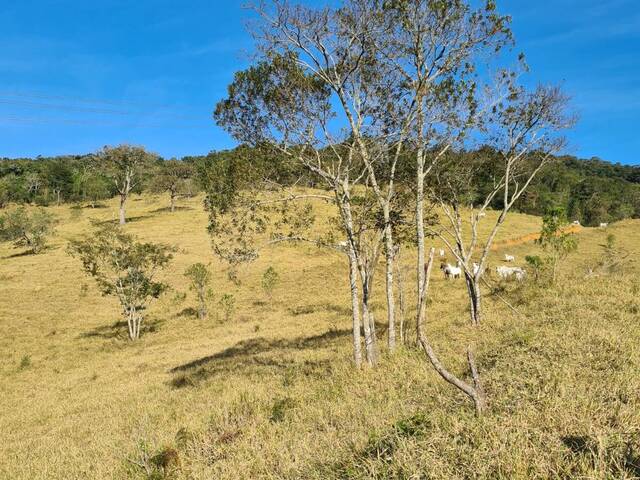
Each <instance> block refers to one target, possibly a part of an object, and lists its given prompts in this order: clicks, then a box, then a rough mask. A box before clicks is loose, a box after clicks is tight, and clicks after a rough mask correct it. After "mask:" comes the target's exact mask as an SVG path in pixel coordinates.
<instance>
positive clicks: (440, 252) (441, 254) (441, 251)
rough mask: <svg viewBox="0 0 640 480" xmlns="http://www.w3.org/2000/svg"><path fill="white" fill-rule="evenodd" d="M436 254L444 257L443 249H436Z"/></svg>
mask: <svg viewBox="0 0 640 480" xmlns="http://www.w3.org/2000/svg"><path fill="white" fill-rule="evenodd" d="M438 254H439V255H440V257H441V258H442V257H444V249H442V248H441V249H440V250H439V251H438Z"/></svg>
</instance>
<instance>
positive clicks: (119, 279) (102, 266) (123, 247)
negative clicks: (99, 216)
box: [69, 224, 175, 340]
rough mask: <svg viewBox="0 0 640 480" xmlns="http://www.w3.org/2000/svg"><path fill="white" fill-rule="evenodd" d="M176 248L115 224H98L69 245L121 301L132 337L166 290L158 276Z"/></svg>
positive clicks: (105, 291)
mask: <svg viewBox="0 0 640 480" xmlns="http://www.w3.org/2000/svg"><path fill="white" fill-rule="evenodd" d="M174 251H175V248H173V247H170V246H167V245H162V244H155V243H141V242H138V241H136V240H135V239H134V237H133V236H132V235H129V234H126V233H124V232H123V231H122V230H121V229H120V227H117V226H115V225H113V224H106V225H103V226H101V227H98V229H97V230H96V231H95V232H93V233H92V234H91V235H89V236H88V237H87V238H86V239H84V240H75V241H72V242H71V243H70V245H69V253H70V254H71V255H72V256H74V257H77V258H79V259H80V261H81V262H82V266H83V268H84V271H85V272H86V273H87V274H88V275H90V276H92V277H93V278H95V280H96V283H97V284H98V288H99V289H100V291H101V292H102V294H103V295H113V296H115V297H117V298H118V300H119V301H120V305H121V306H122V311H123V315H124V318H125V320H126V322H127V326H128V328H129V338H130V339H131V340H136V339H138V338H139V337H140V328H141V326H142V321H143V318H144V311H145V310H146V309H147V307H148V305H149V303H150V301H151V300H152V299H154V298H158V297H159V296H160V295H161V294H162V293H163V292H164V291H165V290H166V289H167V285H166V284H164V283H162V282H158V281H156V280H155V277H156V275H157V273H158V272H159V271H160V270H162V269H163V268H164V267H166V266H167V265H168V264H169V262H170V261H171V259H172V258H173V255H172V252H174Z"/></svg>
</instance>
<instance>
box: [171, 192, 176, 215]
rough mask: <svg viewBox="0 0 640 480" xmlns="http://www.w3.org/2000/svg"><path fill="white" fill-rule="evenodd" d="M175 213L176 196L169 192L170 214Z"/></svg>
mask: <svg viewBox="0 0 640 480" xmlns="http://www.w3.org/2000/svg"><path fill="white" fill-rule="evenodd" d="M175 211H176V194H175V192H171V213H173V212H175Z"/></svg>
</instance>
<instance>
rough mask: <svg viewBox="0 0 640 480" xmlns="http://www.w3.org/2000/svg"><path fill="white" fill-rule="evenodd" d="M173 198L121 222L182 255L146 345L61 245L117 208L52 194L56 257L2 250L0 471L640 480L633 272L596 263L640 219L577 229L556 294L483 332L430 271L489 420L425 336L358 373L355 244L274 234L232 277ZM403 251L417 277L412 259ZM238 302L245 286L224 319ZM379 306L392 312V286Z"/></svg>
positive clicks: (639, 354) (521, 249)
mask: <svg viewBox="0 0 640 480" xmlns="http://www.w3.org/2000/svg"><path fill="white" fill-rule="evenodd" d="M164 203H166V200H165V199H164V198H162V199H159V198H158V197H153V196H149V195H143V196H138V197H135V198H134V201H133V202H132V203H131V207H130V215H131V216H132V220H133V221H132V222H131V223H129V224H127V226H126V230H127V231H129V232H131V233H134V234H135V235H138V236H140V237H141V238H144V239H147V240H153V241H161V242H166V243H170V244H174V245H177V246H178V247H179V251H178V253H177V254H176V258H175V261H174V262H173V264H172V265H171V268H170V269H169V271H168V272H167V273H166V275H165V279H166V281H167V282H168V283H169V284H170V285H171V287H172V291H171V292H169V293H168V294H166V295H164V296H163V297H162V298H161V300H159V301H158V302H157V303H156V304H155V305H153V307H152V308H151V310H150V311H149V316H148V319H147V323H146V330H145V332H144V334H143V337H142V339H141V340H140V341H139V342H138V343H133V344H132V343H130V342H128V341H127V340H126V339H125V335H124V331H123V329H122V328H121V327H120V326H118V324H117V322H118V317H119V311H118V305H117V302H115V301H113V300H112V299H109V298H105V297H101V296H99V294H98V292H97V290H96V287H95V285H94V284H93V283H92V281H91V280H90V279H89V278H87V277H85V276H84V275H83V274H82V272H81V270H80V265H79V264H78V262H77V260H74V259H73V258H71V257H69V256H68V255H67V254H66V252H65V247H66V244H67V242H68V241H69V240H70V239H72V238H77V237H78V236H79V235H81V234H83V233H86V232H87V231H88V229H89V220H90V219H95V220H102V221H112V220H115V218H116V213H117V205H116V202H115V201H110V202H108V203H107V204H106V206H105V207H104V208H95V209H91V208H85V209H81V210H78V209H71V208H69V207H68V206H61V207H50V209H51V210H52V211H53V212H55V213H56V214H57V215H58V216H59V217H60V219H61V221H62V222H61V224H60V227H59V229H58V232H57V234H56V236H55V238H54V239H53V242H52V246H51V248H50V249H49V250H48V251H46V252H45V253H44V254H42V255H35V256H34V255H31V256H25V255H20V253H21V252H20V250H16V249H13V248H11V246H10V245H9V244H0V259H1V260H0V285H1V288H2V295H0V353H1V354H2V357H3V359H4V361H3V362H2V366H1V367H0V392H2V394H1V395H0V411H2V415H0V429H1V430H2V432H3V442H2V444H1V445H0V477H2V478H11V479H30V480H31V479H48V480H50V479H70V478H83V479H104V478H191V479H200V478H203V479H204V478H239V477H241V478H317V479H327V478H418V477H420V478H558V477H563V478H577V477H589V478H593V477H598V478H604V477H609V478H612V477H615V478H633V477H637V476H639V475H640V437H638V432H639V431H640V414H639V413H638V412H640V396H638V392H639V391H640V379H639V377H638V375H637V371H638V368H639V367H640V350H639V349H638V345H640V330H639V329H638V313H639V312H640V303H639V301H638V298H639V296H638V293H639V292H640V284H639V283H638V268H637V266H636V265H635V264H630V265H629V266H628V268H627V270H626V271H625V272H623V273H620V274H618V275H615V276H604V277H596V276H594V277H586V276H585V272H586V267H587V266H588V265H590V264H592V263H593V261H594V259H596V258H598V256H599V255H600V253H599V252H600V251H601V247H600V244H602V243H603V242H604V240H605V237H606V235H607V234H608V233H613V234H615V236H616V238H617V239H618V242H619V243H620V245H621V247H623V248H626V249H627V250H629V251H632V252H633V254H634V255H635V256H637V254H638V253H639V249H640V222H639V221H631V220H628V221H624V222H619V223H616V224H615V225H613V226H612V227H610V228H609V229H608V230H606V231H604V230H601V229H589V228H587V229H583V230H582V231H581V232H580V233H579V242H580V243H579V249H578V251H577V252H576V253H574V254H572V256H571V257H570V258H569V260H568V261H567V262H566V263H565V264H564V267H563V272H562V279H561V281H560V283H559V285H558V286H557V287H555V288H549V289H542V288H537V287H535V285H529V284H527V285H526V286H522V287H518V286H514V285H507V286H506V287H505V288H506V289H505V288H503V289H502V290H497V291H495V292H494V295H492V296H490V297H488V300H487V302H486V303H487V305H486V308H487V316H486V321H485V324H484V325H483V326H482V327H481V328H480V329H479V330H477V329H476V330H473V329H471V328H470V327H468V326H467V323H468V322H467V314H466V313H465V309H466V308H467V307H466V305H467V301H466V292H465V291H464V284H463V282H446V281H444V280H443V279H442V278H441V275H439V272H437V273H438V274H435V277H434V287H433V288H434V291H433V299H434V300H433V302H432V305H431V307H430V310H429V318H428V330H429V333H430V335H431V336H432V340H433V343H434V344H435V346H436V348H437V349H438V352H439V354H440V355H441V357H442V358H443V359H444V361H445V362H447V364H448V365H452V366H453V368H454V370H455V371H456V372H457V373H459V374H461V375H463V374H464V371H465V367H464V363H463V360H464V359H463V352H464V348H465V345H466V342H468V341H471V340H472V339H473V340H474V341H476V342H478V344H479V350H478V352H477V355H478V362H479V365H480V369H481V370H482V374H483V377H484V378H485V382H486V389H487V390H488V391H489V398H490V399H491V405H490V412H489V414H488V415H486V416H485V417H483V418H482V419H480V420H478V419H476V418H475V417H474V415H473V412H472V409H471V407H470V406H469V404H468V402H467V400H466V399H465V398H463V397H462V396H461V395H460V394H459V393H457V392H455V391H454V390H453V389H452V388H450V386H448V385H447V384H445V383H444V382H442V380H441V379H440V378H439V377H438V376H437V375H436V374H435V373H434V372H433V371H432V369H431V368H429V367H428V366H427V364H426V361H425V358H424V356H423V354H422V353H421V352H420V351H418V350H415V349H414V348H412V347H411V346H410V345H409V346H408V347H407V348H405V349H401V351H400V352H398V353H397V354H396V355H394V356H391V357H390V356H386V355H385V358H384V360H383V361H382V362H381V364H380V366H379V367H378V368H376V369H373V370H371V369H365V370H364V371H361V372H356V371H354V369H353V367H352V364H351V349H350V341H349V334H350V318H349V293H348V285H347V281H346V279H347V277H346V274H345V272H346V268H347V265H346V263H347V262H346V260H345V259H344V258H342V256H341V255H339V254H337V253H330V252H327V251H325V250H320V249H318V248H315V247H310V246H304V245H295V246H284V245H281V246H277V247H274V248H273V249H270V250H268V251H265V252H264V254H263V255H262V256H261V257H260V258H259V259H258V260H257V261H256V262H255V263H254V264H253V265H251V266H250V267H249V268H247V269H244V270H242V271H241V272H240V279H241V282H242V283H241V284H240V285H239V286H238V285H235V284H234V283H232V282H231V281H229V279H228V278H227V276H226V274H225V273H224V271H223V270H222V268H221V265H220V264H219V263H217V261H216V260H215V258H214V257H213V256H212V254H211V249H210V245H209V238H208V236H207V233H206V228H205V227H206V223H207V218H206V214H205V213H204V211H203V209H202V206H201V204H202V198H192V199H189V200H188V201H185V202H183V204H182V207H181V208H180V209H178V210H177V211H176V212H174V213H169V212H168V211H166V209H162V208H161V207H163V206H164ZM489 215H490V216H491V215H493V213H490V214H489ZM539 227H540V221H539V218H537V217H533V216H528V215H522V214H514V215H513V216H512V217H511V219H510V220H509V221H508V223H507V224H506V225H505V228H504V229H503V231H502V236H501V238H500V239H499V240H501V241H502V242H506V241H507V240H509V239H511V238H519V237H522V236H525V235H527V234H530V233H535V232H537V231H538V230H539ZM508 248H509V250H508V252H509V253H512V254H514V255H516V257H517V259H518V261H519V262H520V263H522V259H523V258H524V255H526V254H530V253H536V252H537V247H536V246H535V245H533V244H532V243H522V244H518V245H513V244H511V245H509V247H508ZM504 252H505V251H504V250H498V251H496V252H494V254H493V255H494V259H493V263H494V264H496V262H498V259H499V256H500V255H503V254H504ZM196 261H202V262H205V263H208V262H211V270H212V272H213V273H214V279H215V280H214V298H213V300H212V301H211V311H212V318H210V319H208V320H205V321H201V320H198V319H197V318H196V317H195V316H193V313H192V307H194V306H195V299H194V298H193V295H192V294H191V293H189V292H188V289H187V283H186V279H185V278H184V276H183V272H184V271H185V269H186V268H187V266H188V265H190V264H191V263H193V262H196ZM405 262H406V264H405V265H404V267H403V270H404V272H405V274H406V275H407V277H408V276H409V275H412V271H413V266H412V265H413V264H412V259H411V258H410V255H407V258H405ZM269 266H272V267H273V268H274V269H275V270H276V271H277V272H278V273H279V275H280V278H281V283H280V284H278V285H277V286H276V289H275V291H274V295H273V300H270V299H269V298H268V296H267V295H265V294H264V292H262V291H261V288H260V281H261V276H262V273H263V272H264V271H265V270H266V269H267V268H268V267H269ZM381 276H382V275H380V277H381ZM379 280H381V279H379ZM381 287H382V286H380V288H381ZM376 288H378V287H376ZM185 293H186V294H187V295H186V299H185V298H184V294H185ZM225 294H226V295H233V298H234V299H235V309H234V311H233V312H231V315H230V318H229V319H226V320H225V318H224V317H225V314H224V313H223V311H222V310H223V307H222V306H221V305H220V304H219V300H220V299H221V297H222V296H223V295H225ZM407 295H408V296H409V297H413V292H407ZM498 295H499V296H498ZM227 298H229V297H227ZM501 298H502V299H507V300H508V301H509V302H510V304H512V305H514V306H515V308H516V309H517V310H518V312H519V313H518V314H517V313H515V312H514V311H513V310H511V309H510V308H508V307H507V306H506V305H505V304H504V303H503V301H502V300H500V299H501ZM374 308H375V312H376V315H377V316H378V318H380V319H382V318H383V316H384V313H383V312H384V308H385V306H384V304H383V303H382V297H380V298H379V299H378V302H377V303H375V304H374ZM411 318H412V311H411V308H410V307H408V312H407V319H411ZM452 326H453V327H455V328H451V327H452ZM380 328H381V329H382V328H383V325H380ZM408 332H409V337H411V338H412V334H411V332H412V330H411V327H410V328H409V330H408ZM380 334H381V335H382V334H383V330H381V331H380ZM411 338H410V339H411ZM163 466H165V467H166V468H162V467H163Z"/></svg>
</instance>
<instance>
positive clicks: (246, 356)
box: [170, 329, 351, 388]
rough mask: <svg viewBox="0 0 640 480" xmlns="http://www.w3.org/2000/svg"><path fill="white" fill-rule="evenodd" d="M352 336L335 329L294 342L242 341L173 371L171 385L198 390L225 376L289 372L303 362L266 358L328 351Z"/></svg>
mask: <svg viewBox="0 0 640 480" xmlns="http://www.w3.org/2000/svg"><path fill="white" fill-rule="evenodd" d="M350 334H351V330H350V329H345V330H336V329H332V330H329V331H328V332H325V333H322V334H319V335H314V336H311V337H296V338H293V339H286V338H275V339H267V338H264V337H258V338H252V339H249V340H242V341H241V342H238V343H236V344H235V345H234V346H232V347H229V348H226V349H225V350H222V351H221V352H218V353H215V354H213V355H208V356H206V357H202V358H199V359H196V360H193V361H191V362H188V363H185V364H183V365H178V366H177V367H174V368H172V369H171V370H170V373H172V374H174V377H173V379H172V380H171V381H170V384H171V385H172V386H173V387H174V388H182V387H188V386H196V385H197V384H198V383H200V382H202V381H205V380H207V379H208V378H211V377H214V376H216V375H218V374H222V373H230V372H248V371H250V370H261V369H263V368H268V369H278V370H280V369H288V368H291V367H294V366H296V365H298V364H299V363H300V362H296V361H295V360H292V359H285V358H279V359H274V358H271V357H269V356H264V355H263V354H268V353H273V352H274V351H275V350H278V351H279V352H278V354H279V356H281V354H282V353H284V351H291V350H307V349H320V348H326V347H328V346H330V345H331V344H333V343H335V341H336V340H338V339H341V338H343V337H346V336H349V335H350ZM301 363H302V364H303V365H306V366H307V367H311V368H323V367H325V365H324V363H325V362H322V361H319V362H309V361H303V362H301Z"/></svg>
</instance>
